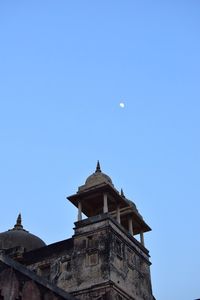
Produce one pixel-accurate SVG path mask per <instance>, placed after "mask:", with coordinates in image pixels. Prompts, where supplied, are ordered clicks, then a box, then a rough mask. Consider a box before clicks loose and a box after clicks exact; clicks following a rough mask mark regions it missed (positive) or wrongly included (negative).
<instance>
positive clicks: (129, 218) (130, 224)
mask: <svg viewBox="0 0 200 300" xmlns="http://www.w3.org/2000/svg"><path fill="white" fill-rule="evenodd" d="M128 231H129V233H130V234H132V235H133V219H132V216H131V215H129V216H128Z"/></svg>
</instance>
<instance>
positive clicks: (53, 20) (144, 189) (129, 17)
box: [0, 0, 200, 300]
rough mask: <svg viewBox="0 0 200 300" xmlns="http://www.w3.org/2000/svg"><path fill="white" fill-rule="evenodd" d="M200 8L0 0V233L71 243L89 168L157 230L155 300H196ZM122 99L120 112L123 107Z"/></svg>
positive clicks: (153, 240) (199, 289)
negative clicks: (16, 228)
mask: <svg viewBox="0 0 200 300" xmlns="http://www.w3.org/2000/svg"><path fill="white" fill-rule="evenodd" d="M199 16H200V2H199V1H197V0H196V1H194V0H188V1H176V0H175V1H167V0H166V1H142V0H141V1H134V0H132V1H126V0H125V1H122V0H121V1H118V0H116V1H114V0H111V1H104V0H101V1H92V0H91V1H87V0H84V1H83V0H79V1H65V0H60V1H55V0H54V1H51V0H48V1H47V0H44V1H41V0H40V1H38V0H34V1H31V0H29V1H20V0H19V1H16V0H11V1H8V0H2V1H1V2H0V186H1V188H0V199H1V200H0V201H1V211H0V218H1V222H0V231H5V230H7V229H9V228H11V227H12V226H13V225H14V223H15V220H16V217H17V214H18V212H21V213H22V217H23V224H24V227H25V228H26V229H27V230H29V231H30V232H32V233H34V234H36V235H38V236H40V237H41V238H42V239H44V240H45V241H46V242H47V243H52V242H55V241H58V240H62V239H65V238H68V237H70V236H71V235H72V234H73V229H72V228H73V222H74V221H75V220H76V216H77V211H76V209H75V208H74V207H72V204H70V203H67V201H66V199H65V197H66V196H67V195H71V194H73V193H75V192H76V191H77V188H78V186H80V185H81V184H83V183H84V181H85V179H86V178H87V176H88V175H90V174H91V173H92V172H93V171H94V169H95V165H96V161H97V159H99V160H100V162H101V167H102V170H103V171H104V172H105V173H107V174H108V175H110V176H111V178H112V180H113V182H114V184H115V186H116V188H118V189H120V188H121V187H123V189H124V193H125V195H126V196H127V197H128V198H129V199H132V200H133V201H134V202H135V203H136V205H137V207H138V209H139V211H140V213H141V214H142V215H143V216H144V218H145V220H146V222H147V223H148V224H149V225H150V226H151V228H152V229H153V230H152V232H150V233H147V234H146V235H145V240H146V246H147V248H148V249H149V250H150V254H151V261H152V263H153V265H152V268H151V273H152V284H153V290H154V294H155V296H156V298H157V300H179V299H181V300H188V299H195V298H198V297H200V284H199V269H200V259H199V253H200V237H199V231H200V224H199V223H200V222H199V214H200V201H199V198H200V190H199V178H200V176H199V175H200V155H199V153H200V138H199V130H200V84H199V82H200V17H199ZM121 100H123V101H124V102H125V108H124V109H122V108H120V106H119V102H120V101H121Z"/></svg>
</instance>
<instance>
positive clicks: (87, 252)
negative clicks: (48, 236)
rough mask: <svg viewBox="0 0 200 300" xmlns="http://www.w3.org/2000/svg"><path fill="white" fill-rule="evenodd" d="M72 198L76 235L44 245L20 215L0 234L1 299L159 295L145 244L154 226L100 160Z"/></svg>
mask: <svg viewBox="0 0 200 300" xmlns="http://www.w3.org/2000/svg"><path fill="white" fill-rule="evenodd" d="M67 199H68V200H69V201H70V202H71V203H72V204H73V205H75V206H76V207H77V209H78V219H77V222H75V228H74V235H73V236H72V238H70V239H67V240H63V241H59V242H57V243H53V244H50V245H45V243H44V242H43V241H42V240H41V239H39V238H38V237H36V236H34V235H32V234H30V233H29V232H27V231H26V230H24V229H23V226H22V224H21V216H20V215H19V217H18V219H17V223H16V225H15V226H14V228H13V229H11V230H9V231H7V232H4V233H1V234H0V249H1V254H0V300H1V299H4V300H5V299H6V300H8V299H9V300H14V299H22V300H39V299H41V300H42V299H44V300H45V299H46V300H51V299H52V300H53V299H54V300H55V299H69V300H70V299H71V300H72V299H79V300H90V299H91V300H103V299H104V300H128V299H129V300H153V299H155V298H154V297H153V294H152V287H151V276H150V264H151V263H150V261H149V251H148V250H147V249H146V247H145V244H144V233H145V232H147V231H150V230H151V229H150V227H149V226H148V225H147V224H146V223H145V221H144V219H143V218H142V216H141V215H140V213H139V212H138V210H137V208H136V205H135V204H134V203H133V202H132V201H130V200H128V199H127V198H126V197H125V195H124V193H123V191H122V190H121V192H120V193H119V192H118V191H117V190H116V188H115V187H114V185H113V183H112V180H111V178H110V177H109V176H108V175H106V174H104V173H103V172H101V169H100V165H99V162H98V163H97V167H96V171H95V172H94V173H93V174H92V175H90V176H89V177H88V178H87V179H86V182H85V184H84V185H82V186H80V187H79V188H78V191H77V193H76V194H74V195H72V196H69V197H68V198H67ZM82 214H84V215H85V216H86V218H85V219H82ZM136 236H139V240H138V239H136ZM10 278H12V280H11V279H10ZM13 278H14V279H13ZM8 291H10V292H8Z"/></svg>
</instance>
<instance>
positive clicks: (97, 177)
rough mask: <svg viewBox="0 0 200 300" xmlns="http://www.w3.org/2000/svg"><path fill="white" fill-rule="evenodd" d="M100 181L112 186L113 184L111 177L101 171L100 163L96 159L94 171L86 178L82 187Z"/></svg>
mask: <svg viewBox="0 0 200 300" xmlns="http://www.w3.org/2000/svg"><path fill="white" fill-rule="evenodd" d="M101 183H109V184H111V185H112V186H114V185H113V183H112V180H111V178H110V177H109V176H108V175H106V174H104V173H102V172H101V168H100V163H99V161H98V162H97V167H96V171H95V173H93V174H92V175H90V176H89V177H88V178H87V179H86V181H85V186H84V187H85V188H89V187H92V186H95V185H98V184H101Z"/></svg>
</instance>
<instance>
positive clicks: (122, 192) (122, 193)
mask: <svg viewBox="0 0 200 300" xmlns="http://www.w3.org/2000/svg"><path fill="white" fill-rule="evenodd" d="M121 196H122V197H124V198H125V195H124V191H123V189H121Z"/></svg>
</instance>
